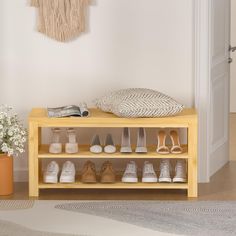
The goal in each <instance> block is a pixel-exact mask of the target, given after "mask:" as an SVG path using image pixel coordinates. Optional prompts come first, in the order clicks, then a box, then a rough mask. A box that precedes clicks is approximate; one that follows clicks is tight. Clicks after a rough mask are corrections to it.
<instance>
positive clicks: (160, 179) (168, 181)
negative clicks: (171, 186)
mask: <svg viewBox="0 0 236 236" xmlns="http://www.w3.org/2000/svg"><path fill="white" fill-rule="evenodd" d="M159 183H171V178H159Z"/></svg>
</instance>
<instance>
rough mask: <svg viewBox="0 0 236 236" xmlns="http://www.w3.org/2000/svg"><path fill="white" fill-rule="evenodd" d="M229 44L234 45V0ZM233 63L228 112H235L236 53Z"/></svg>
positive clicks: (235, 28)
mask: <svg viewBox="0 0 236 236" xmlns="http://www.w3.org/2000/svg"><path fill="white" fill-rule="evenodd" d="M230 41H231V45H232V46H236V1H235V0H231V40H230ZM231 57H232V58H233V60H234V63H233V64H232V65H231V68H230V69H231V71H230V112H232V113H236V91H235V89H236V63H235V62H236V53H234V55H231Z"/></svg>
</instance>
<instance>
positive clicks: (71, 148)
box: [49, 128, 79, 154]
mask: <svg viewBox="0 0 236 236" xmlns="http://www.w3.org/2000/svg"><path fill="white" fill-rule="evenodd" d="M67 137H68V142H67V143H66V145H65V152H66V153H69V154H73V153H77V152H78V151H79V148H78V143H77V138H76V131H75V129H73V128H68V129H67ZM60 139H61V129H59V128H53V129H52V143H51V144H50V146H49V152H50V153H53V154H59V153H61V152H62V143H61V141H60Z"/></svg>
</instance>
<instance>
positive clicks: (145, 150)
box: [135, 147, 147, 153]
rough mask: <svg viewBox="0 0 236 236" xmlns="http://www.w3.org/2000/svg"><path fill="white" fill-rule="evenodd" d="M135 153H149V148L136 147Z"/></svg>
mask: <svg viewBox="0 0 236 236" xmlns="http://www.w3.org/2000/svg"><path fill="white" fill-rule="evenodd" d="M135 152H136V153H147V148H146V147H136V149H135Z"/></svg>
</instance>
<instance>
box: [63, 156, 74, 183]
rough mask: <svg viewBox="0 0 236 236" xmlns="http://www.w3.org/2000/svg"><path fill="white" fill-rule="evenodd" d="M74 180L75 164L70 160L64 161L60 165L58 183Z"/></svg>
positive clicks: (72, 181)
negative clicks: (61, 165)
mask: <svg viewBox="0 0 236 236" xmlns="http://www.w3.org/2000/svg"><path fill="white" fill-rule="evenodd" d="M74 182H75V165H74V163H73V162H71V161H66V162H65V163H64V164H63V167H62V172H61V176H60V183H74Z"/></svg>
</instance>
